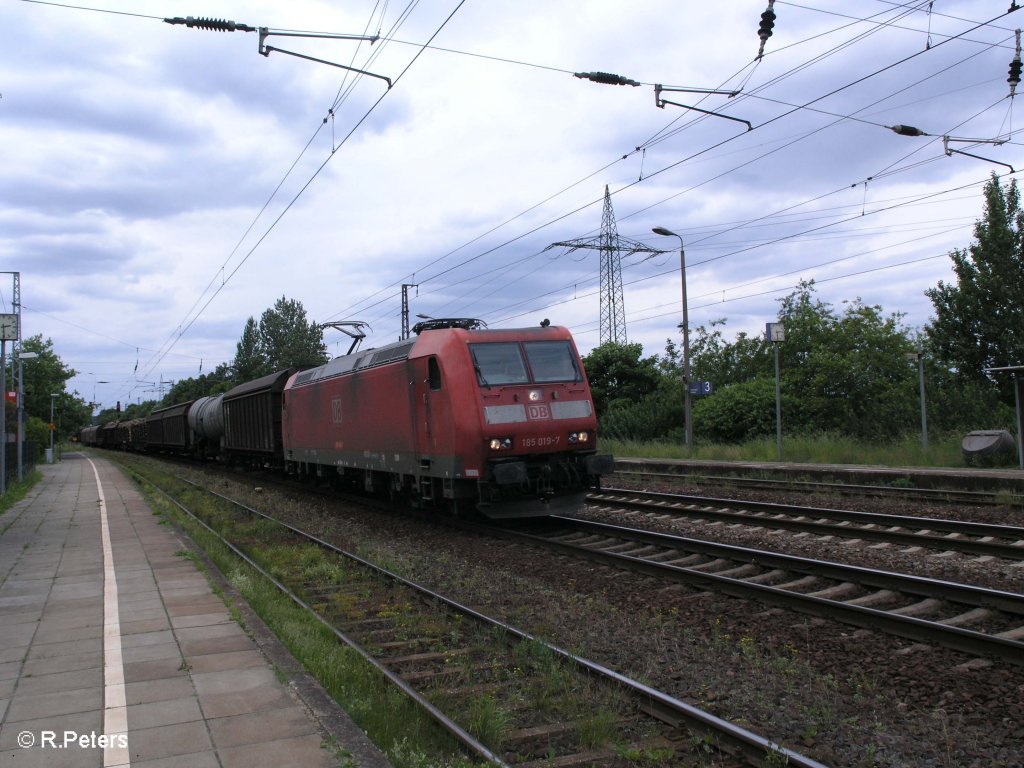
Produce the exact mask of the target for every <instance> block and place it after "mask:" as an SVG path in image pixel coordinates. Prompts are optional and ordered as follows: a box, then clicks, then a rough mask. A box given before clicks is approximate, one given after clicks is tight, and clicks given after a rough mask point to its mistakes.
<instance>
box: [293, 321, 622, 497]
mask: <svg viewBox="0 0 1024 768" xmlns="http://www.w3.org/2000/svg"><path fill="white" fill-rule="evenodd" d="M479 325H480V323H479V321H472V320H454V321H433V322H429V323H421V324H419V325H418V326H416V328H415V329H414V330H415V331H416V332H417V334H418V335H417V337H416V338H415V339H412V340H407V341H401V342H397V343H395V344H390V345H388V346H385V347H381V348H378V349H370V350H366V351H363V352H358V353H355V354H350V355H345V356H343V357H338V358H335V359H334V360H332V361H330V362H329V363H327V364H325V365H323V366H320V367H319V368H314V369H311V370H308V371H303V372H301V373H296V374H294V375H292V376H291V378H290V379H289V380H288V382H287V384H286V386H285V388H284V400H283V409H282V414H283V440H284V460H285V465H286V468H287V469H288V471H290V472H293V473H295V474H298V475H300V476H314V477H318V478H320V477H332V478H336V477H340V478H341V479H343V480H346V481H348V482H350V483H358V484H359V485H361V486H362V487H363V488H365V489H366V490H370V491H374V492H388V493H390V494H392V495H395V496H404V497H407V498H409V499H410V501H411V502H412V503H413V504H415V505H417V506H429V505H435V504H442V505H444V506H446V507H448V508H450V509H455V510H459V509H462V508H466V509H468V508H472V507H476V508H478V509H479V510H480V511H481V512H483V513H484V514H486V515H488V516H491V517H520V516H530V515H545V514H550V513H553V512H555V511H556V510H558V509H562V508H568V507H574V506H577V505H579V504H580V503H582V497H583V494H584V493H585V491H586V490H587V489H588V488H591V487H597V486H598V485H599V484H600V476H601V474H603V473H607V472H611V471H612V468H613V467H612V464H613V462H612V458H611V456H600V455H597V452H596V448H597V445H596V438H597V419H596V415H595V413H594V408H593V401H592V399H591V395H590V388H589V385H588V384H587V379H586V374H585V373H584V371H583V366H582V364H581V363H580V359H579V353H578V352H577V350H576V346H575V344H574V342H573V340H572V336H571V335H570V333H569V331H568V330H567V329H565V328H561V327H538V328H525V329H523V328H520V329H508V330H504V329H503V330H483V329H480V328H479Z"/></svg>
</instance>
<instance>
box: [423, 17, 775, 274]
mask: <svg viewBox="0 0 1024 768" xmlns="http://www.w3.org/2000/svg"><path fill="white" fill-rule="evenodd" d="M780 4H781V3H780ZM773 42H775V39H773ZM457 250H458V249H457ZM509 266H510V268H511V266H512V265H509ZM445 271H446V272H447V271H451V270H445ZM444 273H445V272H442V273H441V274H444ZM460 276H461V275H460ZM439 282H440V281H439Z"/></svg>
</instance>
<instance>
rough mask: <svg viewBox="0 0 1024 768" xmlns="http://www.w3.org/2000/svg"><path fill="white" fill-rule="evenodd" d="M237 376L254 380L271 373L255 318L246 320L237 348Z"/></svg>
mask: <svg viewBox="0 0 1024 768" xmlns="http://www.w3.org/2000/svg"><path fill="white" fill-rule="evenodd" d="M232 367H233V368H234V369H235V378H236V379H237V380H238V381H240V382H241V381H252V380H253V379H258V378H259V377H260V376H263V375H264V374H266V373H270V370H268V369H269V363H268V362H267V359H266V355H265V354H264V353H263V350H262V349H261V348H260V329H259V326H258V325H256V320H255V319H254V318H251V317H250V318H249V319H248V320H246V321H245V328H243V329H242V338H241V339H239V341H238V346H237V347H236V348H235V360H234V363H233V364H232Z"/></svg>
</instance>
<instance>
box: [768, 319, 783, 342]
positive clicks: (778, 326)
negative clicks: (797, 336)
mask: <svg viewBox="0 0 1024 768" xmlns="http://www.w3.org/2000/svg"><path fill="white" fill-rule="evenodd" d="M764 336H765V338H766V339H768V341H771V342H773V343H775V342H780V341H785V340H786V329H785V328H784V327H783V325H782V323H765V326H764Z"/></svg>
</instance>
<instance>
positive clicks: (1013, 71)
mask: <svg viewBox="0 0 1024 768" xmlns="http://www.w3.org/2000/svg"><path fill="white" fill-rule="evenodd" d="M1021 69H1022V65H1021V60H1020V30H1019V29H1018V30H1017V52H1016V53H1015V54H1014V56H1013V61H1011V62H1010V76H1009V77H1008V78H1006V82H1008V83H1009V84H1010V98H1011V99H1012V98H1013V97H1014V95H1015V94H1016V93H1017V86H1018V85H1020V73H1021Z"/></svg>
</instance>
